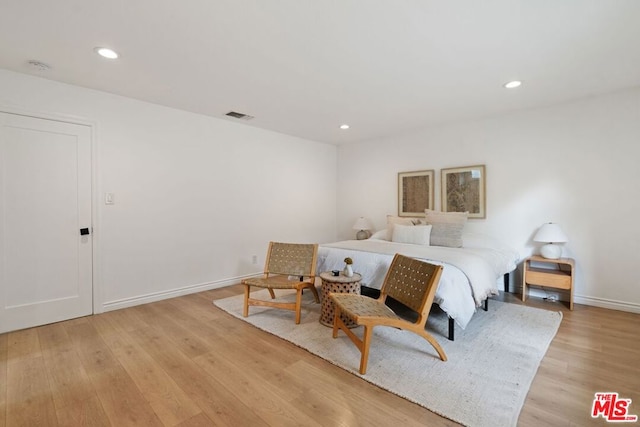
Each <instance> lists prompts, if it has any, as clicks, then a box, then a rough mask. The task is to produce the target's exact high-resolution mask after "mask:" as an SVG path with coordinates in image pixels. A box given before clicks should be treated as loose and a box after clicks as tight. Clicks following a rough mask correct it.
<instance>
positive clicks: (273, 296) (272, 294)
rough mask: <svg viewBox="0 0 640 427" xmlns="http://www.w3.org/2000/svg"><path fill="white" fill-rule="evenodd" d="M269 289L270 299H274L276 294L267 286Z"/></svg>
mask: <svg viewBox="0 0 640 427" xmlns="http://www.w3.org/2000/svg"><path fill="white" fill-rule="evenodd" d="M267 289H268V290H269V295H271V299H276V294H275V292H273V289H271V288H267Z"/></svg>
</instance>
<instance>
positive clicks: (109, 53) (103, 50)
mask: <svg viewBox="0 0 640 427" xmlns="http://www.w3.org/2000/svg"><path fill="white" fill-rule="evenodd" d="M93 50H94V51H95V52H96V53H97V54H98V55H100V56H102V57H104V58H108V59H117V58H118V53H117V52H116V51H114V50H111V49H109V48H107V47H96V48H94V49H93Z"/></svg>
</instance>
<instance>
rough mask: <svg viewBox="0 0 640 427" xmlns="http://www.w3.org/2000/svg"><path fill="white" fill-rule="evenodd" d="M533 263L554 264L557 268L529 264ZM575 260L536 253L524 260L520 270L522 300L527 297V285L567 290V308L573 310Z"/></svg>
mask: <svg viewBox="0 0 640 427" xmlns="http://www.w3.org/2000/svg"><path fill="white" fill-rule="evenodd" d="M531 263H533V264H534V265H535V264H555V265H557V266H558V268H559V269H558V270H555V269H551V268H542V267H535V266H533V267H532V266H531ZM575 270H576V262H575V260H574V259H573V258H559V259H547V258H543V257H541V256H538V255H534V256H531V257H529V258H527V259H525V260H524V268H523V272H522V301H525V300H526V299H527V285H536V286H542V287H547V288H555V289H563V290H568V291H569V309H570V310H573V279H574V276H575V274H576V271H575Z"/></svg>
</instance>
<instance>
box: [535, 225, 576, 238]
mask: <svg viewBox="0 0 640 427" xmlns="http://www.w3.org/2000/svg"><path fill="white" fill-rule="evenodd" d="M568 240H569V239H567V235H566V234H564V232H563V231H562V229H561V228H560V226H559V225H558V224H554V223H552V222H550V223H548V224H544V225H543V226H542V227H540V229H539V230H538V232H537V233H536V235H535V236H534V238H533V241H534V242H544V243H565V242H567V241H568Z"/></svg>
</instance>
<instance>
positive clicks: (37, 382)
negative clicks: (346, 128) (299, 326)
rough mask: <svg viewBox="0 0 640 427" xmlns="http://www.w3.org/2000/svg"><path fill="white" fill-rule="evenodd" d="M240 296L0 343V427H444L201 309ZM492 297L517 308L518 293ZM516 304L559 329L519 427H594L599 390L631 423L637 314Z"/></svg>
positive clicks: (126, 314) (176, 302)
mask: <svg viewBox="0 0 640 427" xmlns="http://www.w3.org/2000/svg"><path fill="white" fill-rule="evenodd" d="M241 292H242V289H241V287H240V286H230V287H227V288H222V289H217V290H212V291H206V292H201V293H198V294H193V295H186V296H182V297H179V298H174V299H170V300H165V301H160V302H156V303H152V304H147V305H142V306H137V307H132V308H127V309H123V310H118V311H113V312H109V313H104V314H100V315H96V316H89V317H84V318H80V319H75V320H70V321H66V322H60V323H56V324H52V325H46V326H41V327H38V328H31V329H26V330H22V331H17V332H11V333H8V334H2V335H0V427H5V426H7V427H9V426H57V425H60V426H183V427H187V426H289V425H304V426H389V425H402V426H423V425H429V426H450V425H455V423H453V422H451V421H449V420H447V419H445V418H442V417H440V416H438V415H436V414H434V413H432V412H430V411H428V410H426V409H424V408H422V407H420V406H418V405H415V404H413V403H410V402H408V401H407V400H405V399H402V398H400V397H398V396H395V395H393V394H391V393H388V392H386V391H383V390H381V389H379V388H377V387H375V386H373V385H371V384H369V383H367V382H366V381H363V380H361V379H360V378H358V377H356V376H355V375H352V374H350V373H347V372H346V371H343V370H342V369H340V368H337V367H335V366H334V365H332V364H330V363H328V362H325V361H324V360H322V359H320V358H318V357H316V356H313V355H311V354H309V353H307V352H306V351H305V350H302V349H300V348H298V347H296V346H294V345H293V344H290V343H287V342H285V341H282V340H280V339H278V338H276V337H274V336H271V335H269V334H267V333H265V332H262V331H260V330H258V329H256V328H254V327H252V326H250V325H248V324H246V323H244V322H242V321H240V320H237V319H235V318H233V317H232V316H230V315H228V314H226V313H224V312H223V311H221V310H219V309H218V308H216V307H215V306H214V305H213V304H212V303H211V301H212V300H214V299H219V298H225V297H227V296H231V295H236V294H239V293H241ZM499 298H500V299H503V300H504V301H507V302H511V303H514V304H522V302H520V300H519V295H514V294H506V295H502V296H501V297H499ZM526 305H529V306H537V307H540V308H545V309H552V310H562V311H563V313H564V319H563V321H562V325H561V327H560V330H559V332H558V335H557V336H556V338H555V339H554V341H553V343H552V344H551V347H550V348H549V351H548V352H547V354H546V356H545V357H544V359H543V361H542V364H541V366H540V368H539V370H538V374H537V376H536V378H535V379H534V382H533V384H532V386H531V389H530V390H529V394H528V396H527V400H526V402H525V405H524V408H523V410H522V413H521V415H520V419H519V422H518V425H521V426H541V425H550V426H585V425H594V426H602V425H605V424H606V422H605V421H604V420H603V419H602V418H599V419H592V418H591V415H590V414H591V405H592V401H593V398H594V393H595V392H602V391H613V392H618V393H619V394H620V396H621V397H624V398H629V399H632V404H631V406H630V413H631V414H635V415H640V315H638V314H632V313H625V312H620V311H613V310H605V309H600V308H595V307H587V306H582V305H577V304H576V305H575V310H574V311H569V310H568V309H567V308H566V307H564V306H563V305H562V304H560V303H551V302H543V301H540V300H536V299H529V300H528V301H527V303H526ZM489 309H491V305H489ZM480 315H481V313H480ZM292 316H293V314H292ZM293 325H294V323H293V317H292V327H293ZM327 330H328V329H327ZM443 339H444V338H443ZM491 404H492V402H491V401H487V405H491Z"/></svg>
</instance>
